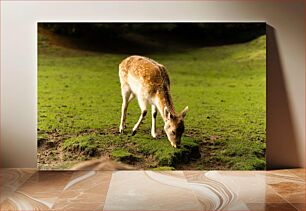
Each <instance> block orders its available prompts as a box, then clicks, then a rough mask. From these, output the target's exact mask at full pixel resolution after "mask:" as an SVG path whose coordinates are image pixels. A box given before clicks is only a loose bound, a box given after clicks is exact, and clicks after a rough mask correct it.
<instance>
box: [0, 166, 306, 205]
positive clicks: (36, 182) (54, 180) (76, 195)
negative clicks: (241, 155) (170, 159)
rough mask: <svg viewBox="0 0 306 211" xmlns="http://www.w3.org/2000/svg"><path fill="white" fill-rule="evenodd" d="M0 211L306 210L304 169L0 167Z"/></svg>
mask: <svg viewBox="0 0 306 211" xmlns="http://www.w3.org/2000/svg"><path fill="white" fill-rule="evenodd" d="M0 179H1V204H0V207H1V210H305V169H292V170H277V171H160V172H157V171H36V170H31V169H1V172H0Z"/></svg>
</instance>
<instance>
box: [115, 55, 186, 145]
mask: <svg viewBox="0 0 306 211" xmlns="http://www.w3.org/2000/svg"><path fill="white" fill-rule="evenodd" d="M119 78H120V83H121V94H122V111H121V112H122V113H121V123H120V128H119V132H120V133H122V132H123V130H124V128H125V119H126V113H127V108H128V104H129V102H130V101H131V100H132V99H134V97H135V96H136V97H137V100H138V104H139V107H140V109H141V115H140V117H139V120H138V121H137V123H136V124H135V126H134V128H133V131H132V135H135V134H136V131H137V129H138V128H139V126H140V124H141V122H142V120H143V119H144V117H145V116H146V114H147V106H148V104H151V107H152V129H151V135H152V136H153V138H156V116H157V110H158V111H159V113H160V115H161V116H162V118H163V120H164V122H165V125H164V130H165V132H166V134H167V137H168V140H169V141H170V143H171V145H172V146H173V147H175V148H176V147H177V146H179V145H180V142H181V136H182V134H183V132H184V118H185V116H186V113H187V110H188V106H186V108H185V109H184V110H183V111H182V112H181V113H179V114H177V113H176V112H175V111H174V106H173V102H172V98H171V95H170V79H169V76H168V74H167V71H166V68H165V67H164V66H163V65H161V64H159V63H157V62H156V61H154V60H152V59H149V58H146V57H143V56H130V57H127V58H126V59H124V60H123V61H122V62H121V63H120V65H119Z"/></svg>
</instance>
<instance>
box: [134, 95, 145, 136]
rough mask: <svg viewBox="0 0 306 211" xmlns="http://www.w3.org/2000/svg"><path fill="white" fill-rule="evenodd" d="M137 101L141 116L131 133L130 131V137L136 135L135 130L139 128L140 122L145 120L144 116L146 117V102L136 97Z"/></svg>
mask: <svg viewBox="0 0 306 211" xmlns="http://www.w3.org/2000/svg"><path fill="white" fill-rule="evenodd" d="M137 99H138V104H139V107H140V110H141V114H140V117H139V119H138V121H137V123H136V124H135V126H134V128H133V131H132V136H133V135H135V134H136V131H137V129H138V128H139V126H140V124H141V122H142V120H143V119H144V118H145V116H146V115H147V106H148V102H147V101H146V100H145V99H144V98H142V97H141V96H137Z"/></svg>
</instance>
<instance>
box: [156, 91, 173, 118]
mask: <svg viewBox="0 0 306 211" xmlns="http://www.w3.org/2000/svg"><path fill="white" fill-rule="evenodd" d="M155 105H156V107H157V109H158V111H159V113H160V115H161V116H162V118H163V120H164V122H165V121H166V119H167V118H166V116H165V114H164V109H165V107H167V108H168V110H169V111H170V112H171V114H173V115H175V114H176V113H175V110H174V105H173V101H172V97H171V94H170V92H169V91H168V90H163V91H158V92H157V94H156V103H155Z"/></svg>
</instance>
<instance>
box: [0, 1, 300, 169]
mask: <svg viewBox="0 0 306 211" xmlns="http://www.w3.org/2000/svg"><path fill="white" fill-rule="evenodd" d="M0 3H1V165H2V166H3V167H24V168H30V167H36V124H37V114H36V113H37V111H36V109H37V77H36V76H37V65H36V62H37V58H36V57H37V50H36V22H37V21H96V22H105V21H127V22H128V21H203V22H214V21H223V22H233V21H234V22H241V21H252V22H254V21H266V22H267V24H268V25H270V26H272V27H273V28H274V29H273V28H271V27H270V28H269V30H268V31H269V33H268V51H269V52H268V54H269V55H268V58H270V60H271V61H268V68H269V69H268V76H269V77H270V78H268V83H270V84H268V88H269V89H271V90H272V91H271V90H268V150H267V160H268V164H269V167H270V168H276V167H298V166H304V157H305V143H304V141H305V51H304V48H305V32H304V26H305V24H304V3H303V1H294V0H292V1H282V0H280V1H279V2H278V1H267V2H264V1H240V0H238V1H227V0H224V1H222V0H220V1H186V2H184V1H167V2H162V1H149V2H145V1H143V2H140V1H131V2H126V1H112V2H111V1H91V2H90V1H74V2H73V1H0ZM270 42H271V46H272V47H271V48H270ZM275 61H276V63H277V64H275ZM270 68H272V69H273V70H270ZM269 71H270V72H269ZM269 81H270V82H269ZM278 90H279V91H278ZM284 114H285V115H284Z"/></svg>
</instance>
